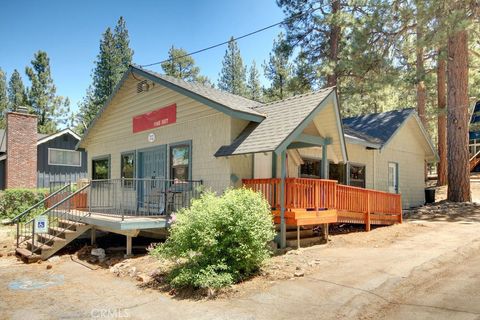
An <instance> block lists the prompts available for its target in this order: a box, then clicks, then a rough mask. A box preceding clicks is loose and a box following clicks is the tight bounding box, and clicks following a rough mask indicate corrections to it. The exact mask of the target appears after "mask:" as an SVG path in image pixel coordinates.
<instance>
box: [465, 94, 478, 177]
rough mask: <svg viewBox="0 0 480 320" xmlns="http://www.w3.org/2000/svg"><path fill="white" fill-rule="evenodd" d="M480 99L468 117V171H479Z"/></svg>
mask: <svg viewBox="0 0 480 320" xmlns="http://www.w3.org/2000/svg"><path fill="white" fill-rule="evenodd" d="M479 124H480V101H477V103H475V106H474V107H473V112H472V113H471V117H470V127H469V132H468V141H469V153H470V171H476V172H478V171H480V166H479V164H480V155H479V153H480V127H479Z"/></svg>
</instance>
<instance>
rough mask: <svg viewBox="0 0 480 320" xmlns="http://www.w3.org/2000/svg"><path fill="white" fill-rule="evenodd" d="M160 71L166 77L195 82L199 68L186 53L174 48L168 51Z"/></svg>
mask: <svg viewBox="0 0 480 320" xmlns="http://www.w3.org/2000/svg"><path fill="white" fill-rule="evenodd" d="M162 69H163V72H165V74H166V75H168V76H172V77H175V78H178V79H182V80H185V81H190V82H194V81H197V79H198V77H199V74H200V68H199V67H197V66H196V65H195V60H194V59H193V58H192V57H191V56H189V55H188V52H187V51H185V50H184V49H182V48H175V47H174V46H172V47H171V48H170V49H169V50H168V60H167V61H165V62H162Z"/></svg>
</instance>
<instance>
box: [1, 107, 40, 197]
mask: <svg viewBox="0 0 480 320" xmlns="http://www.w3.org/2000/svg"><path fill="white" fill-rule="evenodd" d="M6 134H7V163H6V164H7V165H6V183H5V186H6V188H7V189H8V188H36V187H37V116H36V115H32V114H29V113H28V110H27V108H25V107H19V108H18V109H17V111H16V112H8V113H7V133H6Z"/></svg>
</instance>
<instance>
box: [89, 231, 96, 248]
mask: <svg viewBox="0 0 480 320" xmlns="http://www.w3.org/2000/svg"><path fill="white" fill-rule="evenodd" d="M90 235H91V236H90V244H91V245H94V244H95V243H97V230H95V228H94V227H92V228H91V229H90Z"/></svg>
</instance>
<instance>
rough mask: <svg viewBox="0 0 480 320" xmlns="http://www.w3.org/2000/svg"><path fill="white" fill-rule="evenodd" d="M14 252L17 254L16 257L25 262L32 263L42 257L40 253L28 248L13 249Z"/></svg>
mask: <svg viewBox="0 0 480 320" xmlns="http://www.w3.org/2000/svg"><path fill="white" fill-rule="evenodd" d="M15 254H16V255H17V257H19V258H20V259H22V261H24V262H25V263H34V262H37V261H38V260H41V259H42V257H41V256H40V255H38V254H35V253H32V252H31V251H30V250H28V249H26V248H17V249H15Z"/></svg>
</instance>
